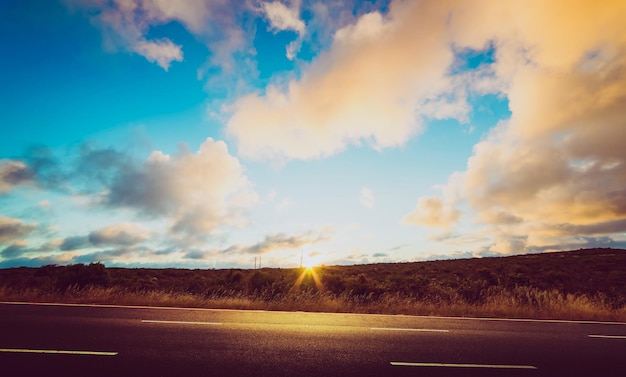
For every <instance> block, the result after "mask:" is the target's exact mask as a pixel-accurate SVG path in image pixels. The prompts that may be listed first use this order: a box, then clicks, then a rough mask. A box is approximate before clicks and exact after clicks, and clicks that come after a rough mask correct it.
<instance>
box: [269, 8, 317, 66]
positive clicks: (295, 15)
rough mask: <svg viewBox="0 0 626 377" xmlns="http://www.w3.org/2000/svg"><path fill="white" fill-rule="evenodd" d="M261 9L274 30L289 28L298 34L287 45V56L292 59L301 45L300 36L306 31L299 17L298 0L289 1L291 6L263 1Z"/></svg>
mask: <svg viewBox="0 0 626 377" xmlns="http://www.w3.org/2000/svg"><path fill="white" fill-rule="evenodd" d="M261 6H262V10H263V13H264V14H265V16H266V17H267V19H268V20H269V22H270V26H271V28H272V29H274V30H276V31H284V30H289V31H293V32H295V33H297V34H298V38H297V39H296V40H295V41H293V42H291V43H290V44H289V45H288V46H287V58H288V59H289V60H293V59H294V58H295V57H296V54H297V53H298V51H299V50H300V47H301V46H302V38H303V36H304V34H305V32H306V26H305V24H304V21H302V20H301V19H300V1H299V0H296V1H293V2H292V3H291V7H289V6H287V5H285V4H283V3H281V2H279V1H272V2H264V3H262V5H261Z"/></svg>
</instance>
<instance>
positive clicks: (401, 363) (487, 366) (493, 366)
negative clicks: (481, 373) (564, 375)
mask: <svg viewBox="0 0 626 377" xmlns="http://www.w3.org/2000/svg"><path fill="white" fill-rule="evenodd" d="M391 365H394V366H403V367H439V368H485V369H537V367H536V366H533V365H503V364H448V363H407V362H404V361H392V362H391Z"/></svg>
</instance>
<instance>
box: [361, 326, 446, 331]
mask: <svg viewBox="0 0 626 377" xmlns="http://www.w3.org/2000/svg"><path fill="white" fill-rule="evenodd" d="M370 330H374V331H416V332H450V330H439V329H411V328H399V327H370Z"/></svg>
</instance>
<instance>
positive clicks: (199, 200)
mask: <svg viewBox="0 0 626 377" xmlns="http://www.w3.org/2000/svg"><path fill="white" fill-rule="evenodd" d="M106 189H107V191H106V193H105V194H104V195H103V196H102V200H101V204H103V205H105V206H108V207H113V208H130V209H135V210H137V211H138V212H139V213H140V214H141V215H143V216H146V217H151V218H160V217H164V218H166V219H169V221H170V230H171V233H172V234H173V235H179V236H182V237H185V238H195V237H198V238H205V237H207V236H209V235H211V234H212V233H213V232H214V231H215V230H216V229H217V228H219V227H221V226H224V225H231V226H241V225H243V224H244V223H245V217H244V213H243V211H244V210H245V209H246V208H247V207H249V206H250V205H251V204H253V203H254V202H255V201H256V200H257V195H256V193H255V192H254V191H253V190H252V187H251V184H250V183H249V181H248V179H247V177H246V176H245V173H244V168H243V167H242V166H241V164H240V163H239V161H238V160H237V158H235V157H233V156H231V155H230V154H229V152H228V148H227V146H226V144H225V143H224V142H222V141H215V140H213V139H211V138H208V139H206V140H205V141H204V143H202V144H201V145H200V148H199V150H198V151H197V152H196V153H195V154H194V153H191V152H189V151H186V150H184V149H182V150H181V151H180V152H179V154H178V155H167V154H164V153H162V152H160V151H154V152H153V153H152V154H151V155H150V157H149V158H148V160H147V161H145V162H143V163H140V164H135V165H123V166H122V167H121V168H120V169H118V170H116V171H115V172H114V174H112V177H111V180H110V182H109V183H108V185H107V187H106Z"/></svg>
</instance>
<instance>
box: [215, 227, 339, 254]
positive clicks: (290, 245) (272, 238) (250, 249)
mask: <svg viewBox="0 0 626 377" xmlns="http://www.w3.org/2000/svg"><path fill="white" fill-rule="evenodd" d="M331 234H332V229H330V228H324V229H321V230H319V231H308V232H304V233H300V234H295V235H290V236H289V235H286V234H284V233H275V234H270V235H267V236H265V239H264V240H263V241H261V242H258V243H256V244H253V245H246V246H242V245H233V246H231V247H229V248H226V249H224V250H222V251H221V252H222V253H223V254H267V253H269V252H272V251H275V250H285V249H299V248H301V247H303V246H306V245H314V244H316V243H318V242H324V241H329V240H330V239H331V238H332V236H331Z"/></svg>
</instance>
